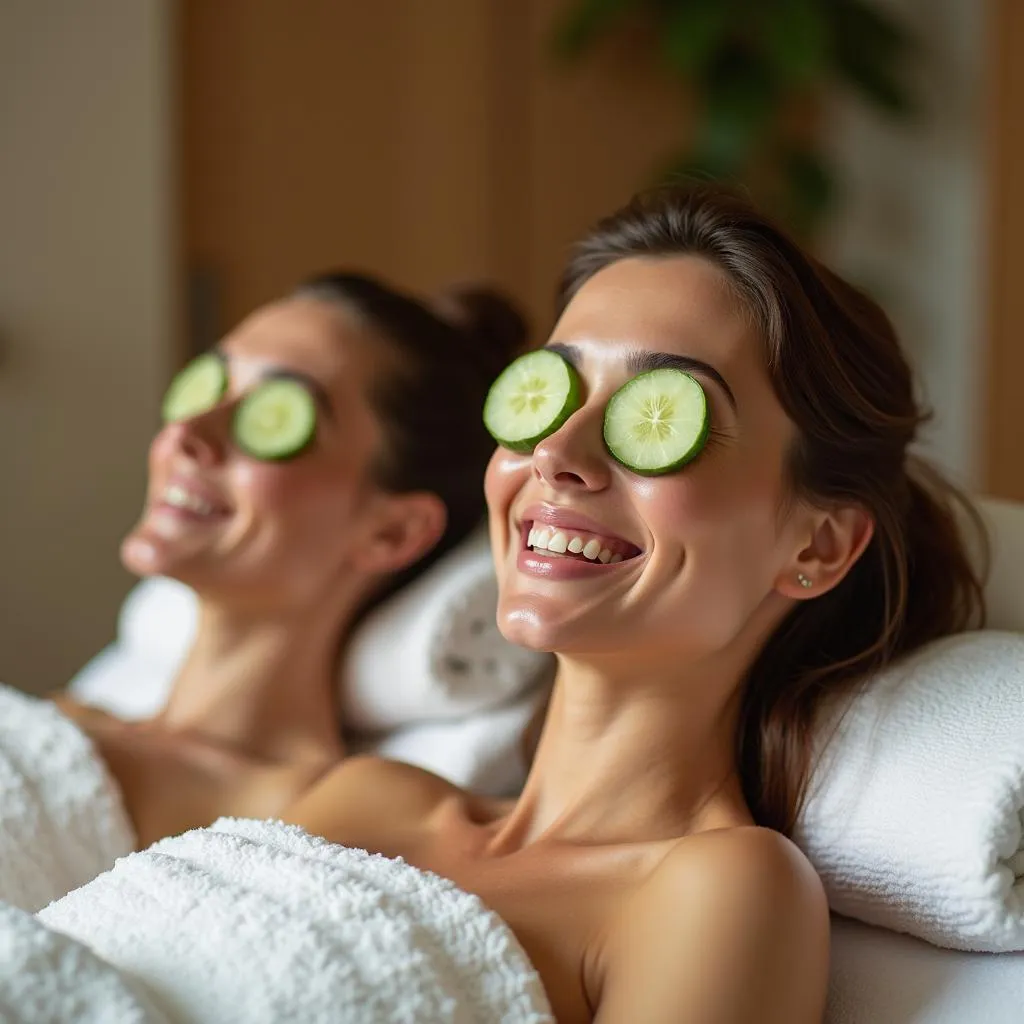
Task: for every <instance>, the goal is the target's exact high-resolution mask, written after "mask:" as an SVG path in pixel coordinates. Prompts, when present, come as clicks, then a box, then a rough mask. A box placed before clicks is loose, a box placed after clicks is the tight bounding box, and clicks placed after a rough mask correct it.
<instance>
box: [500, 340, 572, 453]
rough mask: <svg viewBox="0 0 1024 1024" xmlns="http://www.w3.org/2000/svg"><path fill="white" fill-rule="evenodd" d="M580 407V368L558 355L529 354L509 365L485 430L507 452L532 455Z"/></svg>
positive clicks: (541, 350) (551, 353) (502, 376)
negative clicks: (577, 371)
mask: <svg viewBox="0 0 1024 1024" xmlns="http://www.w3.org/2000/svg"><path fill="white" fill-rule="evenodd" d="M579 406H580V379H579V375H578V374H577V373H576V370H575V369H574V368H573V367H572V366H571V365H570V364H569V363H568V362H566V361H565V359H563V358H562V357H561V356H560V355H558V353H556V352H548V351H547V350H546V349H538V350H537V351H536V352H527V353H526V355H524V356H520V357H519V358H518V359H517V360H516V361H515V362H513V363H511V364H510V365H509V366H507V367H506V368H505V369H504V370H503V371H502V373H501V375H500V376H499V377H498V379H497V380H496V381H495V382H494V383H493V384H492V385H491V390H490V391H488V392H487V399H486V401H485V402H484V426H485V427H487V429H488V431H490V434H491V437H493V438H494V440H495V441H497V442H498V444H500V445H501V446H502V447H503V448H508V449H509V450H511V451H514V452H523V453H525V452H532V451H533V449H534V448H535V447H536V445H537V444H538V443H539V442H540V441H542V440H543V439H544V438H545V437H547V436H548V435H549V434H553V433H554V432H555V431H556V430H557V429H558V428H559V427H560V426H561V425H562V424H563V423H564V422H565V421H566V420H567V419H568V418H569V417H570V416H571V415H572V414H573V413H574V412H575V411H576V410H577V409H578V408H579Z"/></svg>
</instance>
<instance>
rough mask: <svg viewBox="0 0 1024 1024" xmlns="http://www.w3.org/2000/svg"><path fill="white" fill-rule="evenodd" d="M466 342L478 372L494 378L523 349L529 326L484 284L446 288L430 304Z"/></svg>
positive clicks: (513, 305) (510, 304)
mask: <svg viewBox="0 0 1024 1024" xmlns="http://www.w3.org/2000/svg"><path fill="white" fill-rule="evenodd" d="M433 306H434V309H435V310H436V312H437V313H438V315H439V316H441V317H443V318H444V319H446V320H448V321H449V322H450V323H452V324H454V325H455V326H456V327H458V328H459V330H461V331H462V332H463V333H464V334H465V335H466V336H467V338H468V339H469V341H470V342H471V343H472V344H471V350H472V352H473V354H474V357H475V358H476V360H477V362H478V365H479V366H480V369H481V371H482V372H484V373H485V374H486V375H487V376H488V377H496V376H497V375H498V374H499V373H500V372H501V371H502V370H503V369H504V368H505V366H507V365H508V363H509V362H511V361H512V360H513V359H514V358H515V357H516V356H518V355H520V354H521V353H522V352H523V350H524V349H525V347H526V342H527V339H528V338H529V330H530V329H529V324H528V322H527V320H526V316H525V315H524V313H523V312H522V310H521V309H520V307H519V306H518V305H517V304H516V303H515V302H513V301H512V300H511V299H510V298H508V297H507V296H506V295H504V294H502V293H501V292H499V291H497V290H496V289H494V288H490V287H487V286H486V285H458V286H455V287H452V288H448V289H446V290H445V291H443V292H442V293H441V294H440V295H438V296H437V297H436V299H435V300H434V303H433Z"/></svg>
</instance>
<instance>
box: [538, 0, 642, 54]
mask: <svg viewBox="0 0 1024 1024" xmlns="http://www.w3.org/2000/svg"><path fill="white" fill-rule="evenodd" d="M635 6H636V2H635V0H579V2H577V3H576V5H575V6H574V7H572V8H570V9H569V10H568V11H566V12H565V14H564V15H563V17H562V18H561V20H560V21H559V22H558V24H557V25H556V26H555V31H554V35H553V37H552V46H553V48H554V52H555V55H556V56H558V57H560V58H561V59H563V60H573V59H575V58H577V57H579V56H580V55H581V54H582V53H583V52H584V51H585V50H586V49H587V48H588V47H590V46H592V45H593V44H594V42H595V41H596V40H597V39H598V38H599V37H600V36H602V35H604V34H606V33H607V32H608V31H609V30H610V29H611V28H612V27H613V26H614V24H615V22H616V21H618V19H619V18H620V17H621V16H622V15H624V14H625V13H626V12H627V11H628V10H629V9H630V8H631V7H635Z"/></svg>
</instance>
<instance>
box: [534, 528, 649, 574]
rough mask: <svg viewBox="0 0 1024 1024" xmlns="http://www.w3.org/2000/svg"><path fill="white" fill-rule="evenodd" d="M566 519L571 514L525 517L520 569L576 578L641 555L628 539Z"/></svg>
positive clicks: (639, 550)
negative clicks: (541, 517) (575, 523)
mask: <svg viewBox="0 0 1024 1024" xmlns="http://www.w3.org/2000/svg"><path fill="white" fill-rule="evenodd" d="M552 519H553V520H555V522H551V521H550V520H552ZM558 520H562V521H561V522H558ZM569 520H570V516H567V515H565V514H564V513H561V512H559V513H558V514H555V515H549V516H545V517H544V519H540V518H538V519H524V520H523V521H522V522H521V523H520V524H519V532H520V551H519V558H518V566H519V568H520V569H521V570H523V571H524V572H529V573H531V574H533V575H542V576H548V577H552V578H557V579H570V578H579V577H582V576H589V575H591V573H592V572H593V571H595V570H606V569H610V568H612V567H613V566H616V565H620V564H622V563H623V562H628V561H630V560H631V559H633V558H636V557H638V556H639V555H641V554H643V552H642V550H641V549H640V548H639V547H637V546H636V545H635V544H633V543H631V542H630V541H627V540H625V539H623V538H621V537H616V536H613V535H609V534H605V533H600V532H598V531H596V530H593V529H585V528H584V526H590V525H591V524H590V523H579V524H578V525H574V524H572V523H571V522H570V521H569Z"/></svg>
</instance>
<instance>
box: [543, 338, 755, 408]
mask: <svg viewBox="0 0 1024 1024" xmlns="http://www.w3.org/2000/svg"><path fill="white" fill-rule="evenodd" d="M545 347H546V348H547V350H548V351H549V352H556V353H558V355H560V356H561V357H562V358H563V359H564V360H565V361H566V362H567V363H570V364H571V365H572V366H574V367H575V368H576V369H577V370H578V369H579V368H580V363H581V362H582V357H581V353H580V350H579V348H577V346H576V345H566V344H563V343H562V342H558V341H556V342H554V343H553V344H551V345H546V346H545ZM626 366H627V368H628V369H629V372H630V373H631V374H638V373H647V372H648V371H650V370H665V369H672V370H682V371H683V372H684V373H698V374H700V375H701V376H702V377H707V378H708V379H709V380H713V381H714V382H715V383H716V384H717V385H718V386H719V387H720V388H721V389H722V391H723V392H724V394H725V397H726V398H727V399H728V400H729V404H730V405H731V406H732V410H733V412H737V411H738V407H737V405H736V396H735V395H734V394H733V393H732V388H731V387H729V382H728V381H727V380H726V379H725V378H724V377H723V376H722V375H721V374H720V373H719V372H718V371H717V370H716V369H715V368H714V367H713V366H712V365H711V364H710V363H705V362H704V360H703V359H695V358H694V357H693V356H681V355H677V354H676V353H675V352H651V351H650V350H649V349H645V348H634V349H630V350H629V353H628V354H627V356H626Z"/></svg>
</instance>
